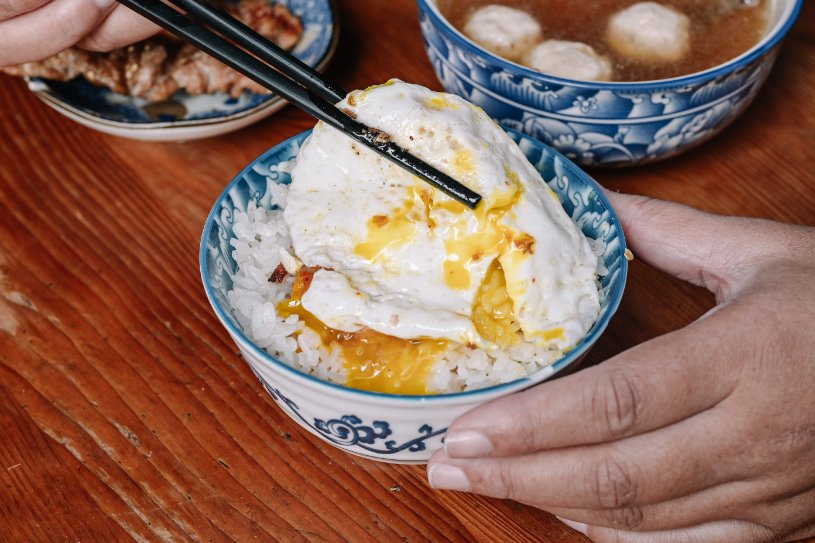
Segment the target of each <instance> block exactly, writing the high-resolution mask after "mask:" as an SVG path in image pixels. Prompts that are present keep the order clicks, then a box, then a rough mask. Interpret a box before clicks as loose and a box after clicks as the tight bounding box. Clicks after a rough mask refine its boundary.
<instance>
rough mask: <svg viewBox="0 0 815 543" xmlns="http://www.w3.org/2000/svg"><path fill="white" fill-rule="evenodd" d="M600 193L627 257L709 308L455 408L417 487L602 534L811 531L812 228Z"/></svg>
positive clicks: (698, 537)
mask: <svg viewBox="0 0 815 543" xmlns="http://www.w3.org/2000/svg"><path fill="white" fill-rule="evenodd" d="M609 198H610V199H611V200H612V203H613V205H614V207H615V209H616V210H617V212H618V214H619V216H620V219H621V221H622V223H623V227H624V229H625V231H626V234H627V238H628V243H629V246H630V247H631V248H632V250H633V251H634V253H635V254H636V255H637V256H638V258H640V259H642V260H644V261H646V262H647V263H649V264H651V265H653V266H655V267H657V268H660V269H662V270H664V271H666V272H668V273H671V274H673V275H676V276H677V277H679V278H681V279H684V280H686V281H690V282H692V283H694V284H696V285H701V286H704V287H706V288H708V289H709V290H711V291H712V292H713V293H715V295H716V301H717V305H716V307H715V309H714V310H712V311H710V312H708V313H707V314H706V315H704V316H703V317H702V318H700V319H699V320H697V321H696V322H694V323H692V324H690V325H689V326H687V327H685V328H683V329H681V330H677V331H675V332H672V333H670V334H667V335H664V336H662V337H659V338H656V339H654V340H651V341H648V342H646V343H643V344H641V345H638V346H637V347H634V348H632V349H630V350H628V351H626V352H624V353H622V354H620V355H618V356H615V357H614V358H612V359H610V360H608V361H606V362H604V363H603V364H600V365H598V366H595V367H592V368H589V369H586V370H583V371H581V372H578V373H575V374H573V375H570V376H567V377H564V378H562V379H558V380H554V381H550V382H545V383H543V384H541V385H539V386H537V387H534V388H532V389H529V390H527V391H524V392H521V393H519V394H515V395H512V396H509V397H505V398H501V399H499V400H496V401H493V402H491V403H489V404H486V405H484V406H481V407H479V408H476V409H474V410H473V411H471V412H469V413H466V414H465V415H463V416H462V417H460V418H459V419H458V420H456V421H455V422H454V423H453V424H452V425H451V426H450V429H449V430H448V433H447V437H446V439H445V450H444V451H439V452H438V453H436V454H435V455H434V456H433V458H432V459H431V460H430V462H429V464H428V478H429V481H430V484H431V485H432V486H434V487H436V488H443V489H453V490H466V491H470V492H475V493H478V494H485V495H488V496H494V497H499V498H511V499H514V500H517V501H519V502H523V503H526V504H529V505H533V506H535V507H539V508H541V509H546V510H548V511H550V512H552V513H554V514H556V515H558V516H560V517H562V518H565V519H569V520H570V521H572V524H578V526H579V525H580V524H582V525H585V526H579V527H584V529H585V530H586V531H587V535H588V536H589V537H590V538H591V539H593V540H594V541H596V542H603V543H605V542H615V543H639V542H643V543H644V542H648V543H667V542H670V543H674V542H687V541H704V542H739V543H754V542H764V541H789V540H792V539H799V538H803V537H806V536H809V535H815V352H814V351H813V347H815V344H813V338H815V309H813V308H815V281H813V275H814V274H813V272H815V228H807V227H799V226H791V225H785V224H780V223H774V222H769V221H763V220H755V219H740V218H727V217H719V216H715V215H710V214H707V213H703V212H701V211H697V210H694V209H691V208H688V207H684V206H680V205H677V204H672V203H668V202H661V201H657V200H649V199H646V198H642V197H636V196H627V195H621V194H620V195H618V194H609Z"/></svg>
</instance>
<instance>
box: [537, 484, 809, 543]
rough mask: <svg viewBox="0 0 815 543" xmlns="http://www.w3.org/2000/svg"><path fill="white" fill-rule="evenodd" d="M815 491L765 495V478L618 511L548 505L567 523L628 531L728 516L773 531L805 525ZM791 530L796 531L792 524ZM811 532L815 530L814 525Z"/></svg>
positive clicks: (665, 528) (803, 532)
mask: <svg viewBox="0 0 815 543" xmlns="http://www.w3.org/2000/svg"><path fill="white" fill-rule="evenodd" d="M814 496H815V492H806V493H802V494H800V495H798V496H796V497H793V498H791V499H786V500H781V501H776V500H772V499H770V498H769V497H768V495H767V489H766V484H765V482H764V481H733V482H731V483H726V484H723V485H718V486H715V487H713V488H709V489H707V490H704V491H702V492H697V493H695V494H690V495H688V496H683V497H681V498H677V499H675V500H670V501H666V502H662V503H657V504H652V505H644V506H631V507H625V508H620V509H605V510H585V509H563V508H558V507H550V508H548V509H547V511H548V512H549V513H552V514H555V515H557V516H558V518H561V519H564V520H565V519H569V521H568V522H566V524H569V525H570V526H571V525H572V524H574V523H577V524H578V525H582V526H583V531H584V533H585V529H586V526H596V527H611V528H614V529H616V530H621V531H625V532H659V531H668V530H675V529H677V528H690V527H693V526H699V525H702V524H708V523H713V522H720V521H722V520H724V519H737V518H739V519H751V520H753V521H758V522H762V521H763V522H766V523H767V527H768V528H770V529H772V528H774V527H779V526H787V527H793V526H801V525H803V524H805V523H806V522H811V521H812V517H811V515H812V504H813V497H814ZM788 530H792V529H791V528H788ZM810 530H812V532H813V534H815V529H813V528H810ZM807 533H808V532H807V531H806V530H797V533H796V534H793V535H795V536H799V535H800V537H790V538H787V539H789V540H791V541H795V540H798V539H803V538H804V537H805V536H806V535H807Z"/></svg>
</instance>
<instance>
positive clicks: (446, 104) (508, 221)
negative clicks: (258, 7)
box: [284, 80, 599, 349]
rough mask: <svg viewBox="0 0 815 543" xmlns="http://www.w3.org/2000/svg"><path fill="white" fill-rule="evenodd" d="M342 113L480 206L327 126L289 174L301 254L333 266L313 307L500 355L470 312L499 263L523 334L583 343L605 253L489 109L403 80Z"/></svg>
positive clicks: (317, 278) (292, 220)
mask: <svg viewBox="0 0 815 543" xmlns="http://www.w3.org/2000/svg"><path fill="white" fill-rule="evenodd" d="M339 107H341V108H343V109H345V110H347V111H348V112H350V113H351V114H353V115H355V116H356V117H357V118H358V120H359V121H360V122H362V123H364V124H367V125H369V126H373V127H376V128H378V129H380V130H382V131H384V132H385V133H387V134H389V135H390V136H391V137H392V139H393V140H395V142H396V143H397V144H399V145H401V146H402V147H404V148H406V149H408V150H409V151H410V152H412V153H413V154H415V155H417V156H418V157H420V158H422V159H423V160H425V161H427V162H428V163H430V164H432V165H433V166H435V167H437V168H439V169H440V170H442V171H444V172H446V173H448V174H450V175H451V176H453V177H454V178H456V179H457V180H459V181H460V182H462V183H464V184H465V185H467V186H468V187H470V188H471V189H473V190H475V191H476V192H478V193H479V194H481V195H482V197H483V201H482V204H481V206H480V209H479V210H478V211H476V212H472V211H470V210H468V209H466V208H465V207H464V206H461V205H460V204H458V203H456V202H453V201H452V200H451V199H450V198H449V197H447V196H446V195H444V194H442V193H440V192H438V191H437V190H435V189H432V188H431V187H429V185H426V184H424V182H423V181H421V180H419V179H418V178H416V177H415V176H413V175H411V174H409V173H408V172H406V171H404V170H403V169H401V168H399V167H397V166H395V165H393V164H391V163H390V162H389V161H387V160H386V159H384V158H382V157H380V156H379V155H377V154H376V153H374V152H373V151H370V150H368V149H367V148H364V147H362V146H361V145H359V144H357V143H355V142H353V141H352V140H351V139H350V138H348V137H347V136H345V135H344V134H342V133H340V132H338V131H336V130H334V129H332V128H330V127H328V126H326V125H324V124H322V123H318V125H317V126H316V127H315V129H314V132H313V133H312V135H311V136H310V137H309V138H308V140H307V141H306V142H305V143H304V145H303V147H302V148H301V150H300V152H299V155H298V157H297V161H296V164H295V167H294V169H293V170H292V183H291V187H290V190H289V195H288V201H287V205H286V209H285V212H284V218H285V221H286V224H287V226H288V228H289V231H290V233H291V237H292V242H293V249H294V253H295V256H296V257H297V258H298V259H299V260H301V261H302V262H303V263H304V264H305V265H306V266H318V267H320V268H323V269H321V270H318V271H317V272H316V273H315V274H314V278H313V280H312V282H311V285H310V287H309V289H308V291H307V292H306V293H305V295H304V296H303V298H302V304H303V307H304V308H305V309H307V310H308V311H309V312H311V313H312V314H313V315H315V316H316V317H317V318H318V319H319V320H321V321H322V322H323V323H325V324H326V325H328V326H330V327H332V328H335V329H337V330H342V331H347V332H355V331H358V330H360V329H361V328H370V329H373V330H376V331H378V332H381V333H383V334H387V335H391V336H395V337H400V338H405V339H410V338H437V339H449V340H452V341H456V342H459V343H464V344H473V345H477V346H480V347H484V348H494V345H492V344H491V343H490V341H489V340H488V339H485V338H483V337H481V336H480V335H479V333H478V331H477V330H476V327H475V325H474V324H473V322H472V312H473V304H474V302H475V300H476V296H477V293H478V290H479V287H480V286H481V284H482V282H483V281H484V277H485V275H486V274H487V270H488V269H489V267H490V265H491V264H492V263H493V261H495V260H498V262H500V263H501V265H502V267H503V270H504V274H505V277H506V283H507V292H508V293H509V295H510V298H511V299H512V306H513V311H514V317H515V319H516V320H517V322H518V323H519V324H520V326H521V330H522V332H523V337H524V339H525V340H527V341H530V342H534V343H535V344H536V345H540V346H546V347H551V348H557V349H566V348H568V347H570V346H573V345H574V344H575V343H576V342H577V341H579V339H580V338H581V337H582V336H583V335H585V333H586V331H587V330H588V329H589V328H590V327H591V325H592V324H593V322H594V320H595V319H596V317H597V314H598V312H599V294H598V289H597V284H596V273H595V272H596V269H597V265H598V260H597V256H596V255H595V254H594V253H593V252H592V250H591V248H590V246H589V243H588V241H587V240H586V238H585V236H584V235H583V234H582V233H581V232H580V230H579V229H578V228H577V226H576V225H575V224H574V222H572V220H571V219H570V218H569V217H568V216H567V215H566V213H565V212H564V210H563V208H562V207H561V205H560V203H559V201H558V200H557V197H556V196H555V195H554V193H553V192H552V191H551V190H549V188H548V187H547V186H546V185H545V183H543V182H542V179H541V178H540V174H539V173H538V171H537V170H536V169H535V168H534V167H533V166H532V165H531V164H529V162H528V161H527V160H526V158H525V157H524V155H523V153H522V152H521V150H520V149H519V148H518V146H517V145H516V144H515V143H514V142H513V141H512V140H511V139H510V138H509V137H508V136H507V134H506V133H505V132H504V131H503V130H502V129H501V128H500V127H499V126H498V125H496V124H495V123H494V122H493V121H492V120H491V119H490V118H489V117H488V116H487V115H486V114H485V113H484V112H483V110H481V109H480V108H477V107H475V106H473V105H471V104H470V103H468V102H466V101H465V100H463V99H461V98H459V97H456V96H453V95H449V94H445V93H437V92H433V91H430V90H428V89H426V88H424V87H420V86H417V85H410V84H407V83H403V82H401V81H398V80H392V81H390V82H388V83H387V84H385V85H381V86H376V87H372V88H370V89H366V90H364V91H355V92H353V93H351V94H350V95H349V96H348V97H347V98H346V99H345V100H344V101H343V102H341V103H340V104H339ZM485 217H490V221H487V220H486V219H485ZM483 240H497V242H496V243H495V244H490V243H486V245H485V242H484V241H483ZM482 245H483V247H482ZM473 248H475V249H473ZM476 249H478V250H476ZM476 253H477V254H476ZM474 255H475V256H474ZM470 257H472V258H470ZM457 259H458V261H457ZM465 262H466V264H467V265H466V266H464V265H463V264H464V263H465ZM553 330H557V333H553Z"/></svg>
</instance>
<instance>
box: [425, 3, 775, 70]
mask: <svg viewBox="0 0 815 543" xmlns="http://www.w3.org/2000/svg"><path fill="white" fill-rule="evenodd" d="M639 1H640V0H466V1H464V0H438V6H439V10H440V11H441V13H442V14H443V15H444V16H445V17H446V18H447V20H448V21H450V23H451V24H452V25H453V26H455V27H456V28H458V29H459V30H461V29H462V28H463V27H464V25H465V23H466V22H467V19H468V18H469V17H470V15H471V14H472V13H473V12H474V11H475V10H476V9H478V8H480V7H482V6H486V5H490V4H501V5H505V6H510V7H514V8H517V9H522V10H524V11H526V12H527V13H529V14H530V15H532V16H533V17H535V18H536V19H537V20H538V22H539V23H540V24H541V27H542V29H543V37H544V39H546V40H549V39H556V40H568V41H579V42H583V43H586V44H588V45H591V46H592V47H593V48H594V50H595V51H597V53H599V54H601V55H604V56H606V57H607V58H608V59H609V60H610V61H611V63H612V66H613V67H614V75H613V80H614V81H649V80H654V79H667V78H670V77H677V76H681V75H686V74H692V73H696V72H700V71H702V70H706V69H708V68H712V67H714V66H718V65H719V64H722V63H724V62H727V61H728V60H730V59H732V58H735V57H737V56H739V55H741V54H742V53H744V52H745V51H747V50H748V49H750V48H751V47H753V46H754V45H755V44H756V43H758V42H759V41H760V40H761V38H762V37H763V36H764V33H765V31H766V29H767V20H768V14H769V0H749V1H743V0H662V1H661V2H660V3H661V4H663V5H665V6H671V7H673V8H675V9H677V10H678V11H681V12H682V13H684V14H685V15H687V16H688V17H689V18H690V20H691V25H690V26H691V30H690V52H689V53H688V54H687V55H685V57H684V58H683V59H682V60H680V61H678V62H668V63H654V62H642V61H637V60H632V59H628V58H626V57H623V56H620V55H617V54H616V53H615V52H614V51H613V50H612V49H611V48H610V47H609V46H608V45H607V44H606V41H605V34H606V28H607V26H608V20H609V19H610V18H611V16H613V15H614V14H615V13H617V12H618V11H620V10H622V9H625V8H627V7H629V6H632V5H634V4H636V3H638V2H639Z"/></svg>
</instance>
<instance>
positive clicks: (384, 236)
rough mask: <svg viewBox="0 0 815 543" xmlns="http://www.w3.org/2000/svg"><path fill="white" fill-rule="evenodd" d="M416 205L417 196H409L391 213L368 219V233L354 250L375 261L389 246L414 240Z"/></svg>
mask: <svg viewBox="0 0 815 543" xmlns="http://www.w3.org/2000/svg"><path fill="white" fill-rule="evenodd" d="M414 207H415V198H409V199H408V200H407V201H406V202H405V204H404V206H403V207H401V208H398V209H395V210H394V211H393V213H392V214H391V215H374V216H373V217H371V218H370V219H368V235H367V237H366V238H365V241H363V242H362V243H359V244H357V246H356V247H354V252H355V253H356V254H358V255H359V256H361V257H363V258H366V259H367V260H370V261H371V262H374V261H375V260H376V259H377V257H379V255H381V254H382V253H383V252H384V251H385V250H386V249H387V248H388V247H392V246H396V245H401V244H403V243H407V242H409V241H410V240H412V239H413V238H414V237H415V236H416V220H415V217H412V216H411V215H412V212H413V209H414Z"/></svg>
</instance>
